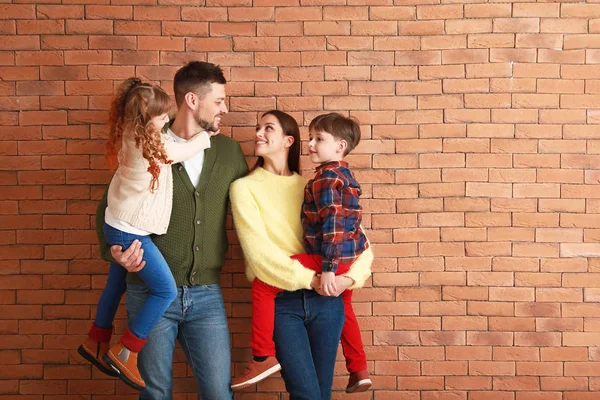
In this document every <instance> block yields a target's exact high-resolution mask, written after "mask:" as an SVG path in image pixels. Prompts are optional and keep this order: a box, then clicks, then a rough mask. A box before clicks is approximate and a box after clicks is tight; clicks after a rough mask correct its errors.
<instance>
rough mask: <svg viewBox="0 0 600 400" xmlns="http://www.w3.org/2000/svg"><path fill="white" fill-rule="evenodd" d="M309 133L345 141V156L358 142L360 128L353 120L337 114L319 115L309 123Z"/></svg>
mask: <svg viewBox="0 0 600 400" xmlns="http://www.w3.org/2000/svg"><path fill="white" fill-rule="evenodd" d="M308 129H309V131H311V132H325V133H329V134H330V135H332V136H333V137H334V138H336V139H341V140H345V141H346V143H347V144H348V146H347V147H346V151H344V156H347V155H348V154H349V153H350V152H351V151H352V150H353V149H354V148H355V147H356V146H358V143H359V142H360V126H358V122H357V121H356V119H354V118H348V117H344V116H343V115H342V114H339V113H329V114H323V115H319V116H318V117H315V118H314V119H313V120H312V121H310V125H309V126H308Z"/></svg>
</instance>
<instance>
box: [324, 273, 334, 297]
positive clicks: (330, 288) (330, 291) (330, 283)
mask: <svg viewBox="0 0 600 400" xmlns="http://www.w3.org/2000/svg"><path fill="white" fill-rule="evenodd" d="M321 291H322V292H323V293H325V296H336V294H335V292H336V291H337V285H336V283H335V272H323V273H322V274H321Z"/></svg>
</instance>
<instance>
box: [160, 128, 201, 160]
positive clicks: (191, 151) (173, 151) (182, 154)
mask: <svg viewBox="0 0 600 400" xmlns="http://www.w3.org/2000/svg"><path fill="white" fill-rule="evenodd" d="M162 139H163V142H164V144H165V151H166V153H167V158H168V159H169V160H171V161H173V164H176V163H178V162H181V161H185V160H187V159H188V158H191V157H193V156H194V155H195V154H197V153H199V152H201V151H203V150H205V149H208V148H210V137H209V136H208V133H206V131H204V132H201V133H198V134H197V135H194V136H193V137H192V138H191V139H190V140H188V141H187V142H176V141H174V140H173V138H172V137H170V136H169V135H165V134H163V135H162Z"/></svg>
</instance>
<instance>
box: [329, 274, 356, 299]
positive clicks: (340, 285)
mask: <svg viewBox="0 0 600 400" xmlns="http://www.w3.org/2000/svg"><path fill="white" fill-rule="evenodd" d="M353 284H354V279H352V278H350V277H349V276H345V275H338V276H336V277H335V285H336V291H335V293H334V294H333V296H336V297H337V296H339V295H340V294H342V292H343V291H344V290H346V289H348V288H349V287H350V286H352V285H353Z"/></svg>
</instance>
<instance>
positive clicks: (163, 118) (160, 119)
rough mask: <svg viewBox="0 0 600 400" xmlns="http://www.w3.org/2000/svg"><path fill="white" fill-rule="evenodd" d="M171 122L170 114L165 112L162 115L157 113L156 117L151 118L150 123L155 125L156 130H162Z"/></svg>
mask: <svg viewBox="0 0 600 400" xmlns="http://www.w3.org/2000/svg"><path fill="white" fill-rule="evenodd" d="M167 122H169V114H167V113H164V114H161V115H157V116H156V117H154V118H152V119H151V120H150V123H151V124H153V125H154V127H155V128H156V130H158V131H159V132H162V130H163V127H164V126H165V125H166V124H167Z"/></svg>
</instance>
